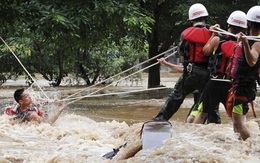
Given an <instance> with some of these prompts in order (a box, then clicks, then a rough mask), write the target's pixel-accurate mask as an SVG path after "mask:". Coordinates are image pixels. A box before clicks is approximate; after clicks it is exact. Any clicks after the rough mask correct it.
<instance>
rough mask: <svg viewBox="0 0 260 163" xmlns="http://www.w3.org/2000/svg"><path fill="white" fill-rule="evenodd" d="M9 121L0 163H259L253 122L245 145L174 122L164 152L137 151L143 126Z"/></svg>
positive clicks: (1, 121) (219, 132) (0, 130)
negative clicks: (113, 152)
mask: <svg viewBox="0 0 260 163" xmlns="http://www.w3.org/2000/svg"><path fill="white" fill-rule="evenodd" d="M9 118H10V117H8V116H6V115H2V116H0V148H1V154H0V162H4V161H6V162H7V161H11V162H39V163H41V162H50V163H52V162H53V163H54V162H79V163H80V162H119V161H123V162H223V163H224V162H234V163H237V162H259V161H260V159H259V157H260V143H259V142H260V141H259V140H260V136H259V135H260V132H259V125H258V123H256V122H255V121H252V120H251V121H249V122H247V126H248V127H249V129H250V130H251V131H252V136H251V137H250V138H249V139H247V140H246V141H241V140H239V139H238V135H237V134H235V133H234V132H233V129H232V125H231V124H221V125H215V124H208V125H195V124H184V123H179V122H175V121H172V124H173V127H172V130H171V132H172V138H171V139H168V140H166V141H165V142H164V145H163V146H162V147H158V148H154V149H149V150H140V143H141V141H140V132H139V131H140V129H141V126H142V124H141V123H137V124H133V125H131V126H128V125H127V124H126V123H124V122H123V123H120V122H117V121H107V122H96V121H94V120H92V119H89V118H88V117H83V116H79V115H74V114H63V115H62V116H61V117H60V118H59V119H58V120H57V121H56V122H55V123H54V124H53V125H49V124H47V123H42V124H36V123H28V124H26V123H23V124H18V123H14V122H12V121H10V120H9ZM126 141H127V142H128V145H127V146H126V148H124V149H121V150H120V151H119V153H118V154H117V156H116V157H114V158H113V159H112V160H103V159H102V158H101V157H102V155H104V154H106V153H107V152H110V151H111V150H112V149H113V148H117V147H119V146H120V145H122V144H124V143H125V142H126ZM139 150H140V151H139ZM136 152H137V153H136ZM135 153H136V154H135ZM134 154H135V156H133V155H134Z"/></svg>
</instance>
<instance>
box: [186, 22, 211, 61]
mask: <svg viewBox="0 0 260 163" xmlns="http://www.w3.org/2000/svg"><path fill="white" fill-rule="evenodd" d="M182 36H183V38H184V39H185V40H186V41H187V42H188V43H189V56H188V57H189V58H188V62H191V63H208V58H209V57H208V56H205V55H204V54H203V52H202V50H203V46H204V45H205V44H206V43H207V42H208V40H209V39H210V37H211V32H210V31H209V30H208V29H207V28H206V27H189V28H187V29H185V30H184V31H183V32H182Z"/></svg>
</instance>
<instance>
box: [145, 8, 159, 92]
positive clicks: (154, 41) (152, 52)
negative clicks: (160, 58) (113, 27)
mask: <svg viewBox="0 0 260 163" xmlns="http://www.w3.org/2000/svg"><path fill="white" fill-rule="evenodd" d="M160 12H161V7H160V5H156V7H155V8H154V19H155V22H154V26H153V28H152V33H151V34H149V35H148V43H149V58H153V57H154V56H156V55H158V51H159V49H158V46H159V41H158V40H159V39H158V23H159V17H160ZM156 62H157V60H156V58H155V59H153V60H151V61H150V62H149V65H151V64H154V63H156ZM160 82H161V79H160V64H156V65H154V66H152V67H150V68H149V75H148V88H154V87H158V86H159V85H160Z"/></svg>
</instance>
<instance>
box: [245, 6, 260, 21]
mask: <svg viewBox="0 0 260 163" xmlns="http://www.w3.org/2000/svg"><path fill="white" fill-rule="evenodd" d="M246 17H247V20H249V21H251V22H257V23H260V6H254V7H251V8H250V9H249V10H248V12H247V14H246Z"/></svg>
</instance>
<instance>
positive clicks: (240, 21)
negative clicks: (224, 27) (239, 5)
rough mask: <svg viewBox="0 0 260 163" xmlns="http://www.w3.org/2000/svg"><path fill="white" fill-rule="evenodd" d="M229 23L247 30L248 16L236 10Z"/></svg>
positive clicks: (229, 18)
mask: <svg viewBox="0 0 260 163" xmlns="http://www.w3.org/2000/svg"><path fill="white" fill-rule="evenodd" d="M227 23H228V24H230V25H233V26H237V27H241V28H247V20H246V14H245V13H244V12H243V11H239V10H236V11H234V12H232V13H231V14H230V15H229V17H228V20H227Z"/></svg>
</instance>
